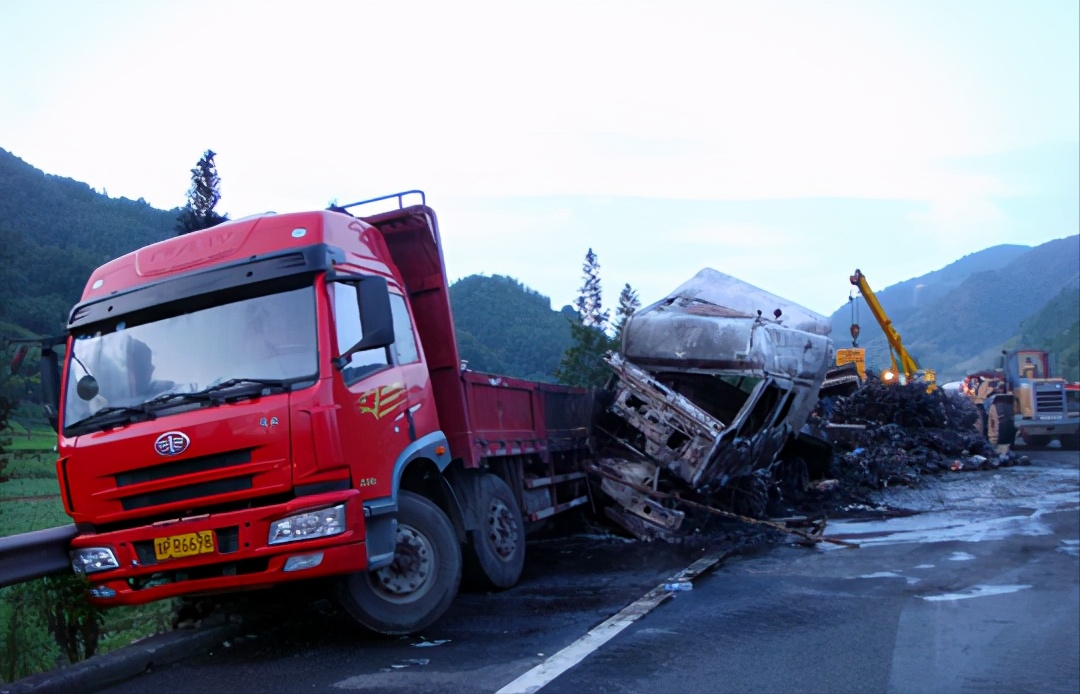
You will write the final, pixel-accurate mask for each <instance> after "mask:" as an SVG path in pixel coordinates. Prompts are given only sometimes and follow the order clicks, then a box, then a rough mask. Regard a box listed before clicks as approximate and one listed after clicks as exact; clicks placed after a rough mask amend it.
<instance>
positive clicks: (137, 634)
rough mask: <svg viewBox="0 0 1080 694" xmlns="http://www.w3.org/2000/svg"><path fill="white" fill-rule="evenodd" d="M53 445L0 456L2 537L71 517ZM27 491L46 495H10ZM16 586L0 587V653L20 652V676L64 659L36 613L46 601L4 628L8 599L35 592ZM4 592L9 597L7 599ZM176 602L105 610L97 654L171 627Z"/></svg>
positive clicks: (10, 612) (9, 608)
mask: <svg viewBox="0 0 1080 694" xmlns="http://www.w3.org/2000/svg"><path fill="white" fill-rule="evenodd" d="M49 434H52V432H51V431H50V432H49ZM39 440H44V438H39ZM52 445H53V444H52V439H49V443H48V445H47V446H43V447H41V448H40V449H39V450H41V451H42V452H41V453H40V454H38V455H25V454H11V453H9V454H7V455H5V456H3V457H2V458H0V470H3V474H4V477H5V478H7V481H6V482H3V483H0V537H8V536H10V535H16V534H19V533H25V532H30V531H33V530H42V529H45V528H54V527H57V526H61V525H67V524H68V523H70V522H71V518H70V517H68V515H67V514H66V513H65V512H64V506H63V504H62V503H61V501H60V496H59V493H60V489H59V485H58V484H57V481H56V467H55V461H56V459H55V455H54V454H53V452H52ZM12 448H15V447H14V446H13V447H12ZM16 450H20V449H17V448H16ZM21 450H30V449H26V448H24V449H21ZM28 496H35V497H36V496H42V497H47V498H43V499H33V500H28V499H21V500H14V498H15V497H28ZM32 584H33V582H28V583H26V584H22V585H24V586H30V585H32ZM19 588H20V586H9V587H7V588H4V589H0V654H3V653H6V652H8V650H11V649H14V650H11V652H15V653H18V654H19V663H18V664H17V667H16V668H15V672H16V677H18V678H21V677H27V676H29V675H32V674H34V673H36V672H42V671H46V670H49V669H53V668H56V667H62V666H63V665H64V664H66V662H67V659H66V658H65V657H63V656H62V655H61V653H60V650H59V648H58V647H57V646H56V644H55V643H53V640H52V637H51V636H50V635H49V633H48V631H47V629H46V627H45V623H44V619H43V618H40V617H38V616H37V615H40V614H42V613H44V611H45V609H46V608H47V607H48V606H46V605H41V606H40V608H39V607H38V606H36V605H35V606H33V607H32V609H31V612H32V613H33V614H34V615H35V616H34V618H33V619H32V620H31V621H30V622H27V623H21V624H20V625H19V626H18V627H17V630H16V631H14V632H11V631H8V630H7V627H9V626H10V620H11V619H12V618H13V609H14V608H13V605H12V603H11V600H12V599H13V600H19V599H22V596H26V595H35V593H34V591H28V592H27V591H23V592H14V593H13V592H12V591H16V590H18V589H19ZM6 597H8V598H9V599H5V598H6ZM176 604H177V601H176V600H162V601H158V602H153V603H150V604H148V605H138V606H133V607H114V608H110V609H107V610H105V612H104V617H105V622H104V624H103V625H102V629H101V640H100V642H99V644H98V654H99V655H100V654H104V653H108V652H109V651H113V650H116V649H118V648H122V647H123V646H126V645H127V644H129V643H131V642H132V641H135V640H137V639H140V638H144V637H146V636H150V635H152V634H157V633H161V632H164V631H169V630H170V629H171V628H172V615H173V611H174V610H175V609H176ZM6 639H11V640H12V643H4V641H5V640H6ZM3 681H4V677H3V674H2V673H0V682H3Z"/></svg>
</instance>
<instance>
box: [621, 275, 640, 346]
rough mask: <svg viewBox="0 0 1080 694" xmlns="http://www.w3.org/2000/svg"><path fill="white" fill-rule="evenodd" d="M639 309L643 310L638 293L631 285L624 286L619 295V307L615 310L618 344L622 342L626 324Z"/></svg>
mask: <svg viewBox="0 0 1080 694" xmlns="http://www.w3.org/2000/svg"><path fill="white" fill-rule="evenodd" d="M639 308H641V300H640V299H638V295H637V292H636V291H634V289H633V288H632V287H631V286H630V285H629V284H624V285H623V288H622V292H620V293H619V307H618V308H617V309H615V343H616V344H618V343H619V342H620V341H621V340H622V331H623V328H625V327H626V322H627V321H629V320H630V316H632V315H634V311H637V310H638V309H639Z"/></svg>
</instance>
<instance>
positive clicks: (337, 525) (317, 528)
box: [267, 504, 345, 545]
mask: <svg viewBox="0 0 1080 694" xmlns="http://www.w3.org/2000/svg"><path fill="white" fill-rule="evenodd" d="M343 532H345V504H338V505H337V506H333V507H331V508H324V509H320V510H318V511H306V512H304V513H298V514H296V515H295V516H286V517H285V518H282V519H280V520H276V521H274V522H273V523H271V524H270V536H269V537H268V538H267V544H271V545H280V544H282V543H285V542H296V541H298V540H310V539H312V538H315V537H330V536H331V535H339V534H341V533H343Z"/></svg>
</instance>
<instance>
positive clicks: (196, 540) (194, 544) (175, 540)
mask: <svg viewBox="0 0 1080 694" xmlns="http://www.w3.org/2000/svg"><path fill="white" fill-rule="evenodd" d="M213 551H214V533H213V532H211V531H210V530H200V531H199V532H197V533H184V534H183V535H170V536H169V537H156V538H154V556H156V557H157V558H158V561H162V560H165V559H176V558H178V557H193V556H195V555H196V554H208V553H210V552H213Z"/></svg>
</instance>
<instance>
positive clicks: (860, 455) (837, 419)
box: [819, 380, 1028, 489]
mask: <svg viewBox="0 0 1080 694" xmlns="http://www.w3.org/2000/svg"><path fill="white" fill-rule="evenodd" d="M819 413H820V415H821V420H822V421H821V426H822V428H823V429H824V430H825V431H828V432H829V434H830V436H831V438H832V439H833V446H834V453H833V463H832V466H831V470H830V472H831V473H832V474H833V475H834V476H835V478H836V479H837V480H838V481H839V482H840V484H841V485H844V486H848V487H854V488H859V489H882V488H886V487H889V486H890V485H897V484H901V485H913V484H917V483H919V481H920V479H921V477H922V476H923V475H926V474H935V473H939V472H946V471H954V472H955V471H963V470H990V469H993V468H997V467H1004V466H1011V465H1025V464H1027V462H1028V460H1027V458H1026V456H1020V455H1017V454H1016V453H1013V452H1011V451H1009V450H1002V451H999V450H998V449H997V448H996V447H994V446H993V445H991V444H990V442H989V441H987V440H986V438H985V437H984V436H983V435H982V434H980V433H978V432H977V431H976V430H975V422H976V421H977V420H978V411H977V410H976V408H975V405H974V404H973V403H972V402H971V400H970V399H969V398H966V397H962V396H958V395H953V394H948V393H946V392H945V391H943V390H941V389H936V390H933V391H931V392H927V388H926V384H923V383H909V384H906V385H885V384H883V383H882V382H881V381H877V380H870V381H869V382H868V383H867V384H866V385H865V386H863V387H862V388H860V389H859V390H857V391H856V392H854V393H853V394H851V395H849V396H847V397H843V398H837V399H835V400H833V401H827V400H823V401H822V402H821V407H820V408H819Z"/></svg>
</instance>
